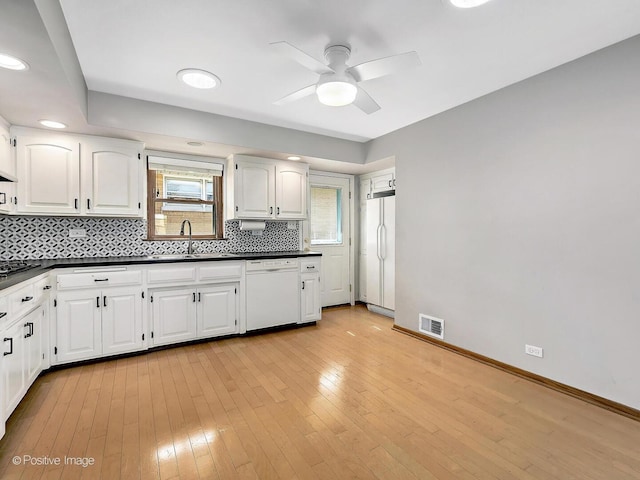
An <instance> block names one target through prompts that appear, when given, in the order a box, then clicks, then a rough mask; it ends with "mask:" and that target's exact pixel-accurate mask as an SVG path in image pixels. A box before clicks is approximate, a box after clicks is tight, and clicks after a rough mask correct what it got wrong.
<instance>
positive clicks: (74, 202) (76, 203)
mask: <svg viewBox="0 0 640 480" xmlns="http://www.w3.org/2000/svg"><path fill="white" fill-rule="evenodd" d="M73 206H74V208H75V209H76V210H77V209H78V199H77V198H74V199H73Z"/></svg>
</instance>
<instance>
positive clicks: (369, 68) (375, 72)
mask: <svg viewBox="0 0 640 480" xmlns="http://www.w3.org/2000/svg"><path fill="white" fill-rule="evenodd" d="M420 65H422V62H420V57H418V54H417V53H416V52H406V53H401V54H399V55H392V56H390V57H385V58H379V59H378V60H371V61H370V62H365V63H361V64H360V65H355V66H353V67H349V68H348V69H347V72H349V73H350V74H351V75H352V76H353V78H355V79H356V82H363V81H365V80H372V79H374V78H379V77H384V76H385V75H390V74H392V73H396V72H398V71H400V70H404V69H407V68H412V67H418V66H420Z"/></svg>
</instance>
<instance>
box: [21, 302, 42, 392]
mask: <svg viewBox="0 0 640 480" xmlns="http://www.w3.org/2000/svg"><path fill="white" fill-rule="evenodd" d="M43 316H44V307H43V306H42V305H41V306H39V307H38V308H36V309H35V310H34V311H33V312H31V313H30V314H29V315H27V316H26V317H25V318H24V321H23V322H22V323H23V326H24V327H25V329H26V332H25V334H24V343H25V348H24V351H25V359H24V360H25V366H24V370H25V384H26V385H27V386H28V385H31V384H32V383H33V381H34V380H35V379H36V377H37V376H38V375H39V374H40V372H41V371H42V364H43V362H44V359H43V358H42V349H43V338H42V323H43Z"/></svg>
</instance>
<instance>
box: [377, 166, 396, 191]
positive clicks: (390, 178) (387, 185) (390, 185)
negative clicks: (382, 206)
mask: <svg viewBox="0 0 640 480" xmlns="http://www.w3.org/2000/svg"><path fill="white" fill-rule="evenodd" d="M395 189H396V174H395V171H387V172H382V173H379V174H376V175H374V176H372V177H371V193H378V192H387V191H389V190H395Z"/></svg>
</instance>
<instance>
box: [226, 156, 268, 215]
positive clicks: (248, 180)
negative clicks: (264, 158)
mask: <svg viewBox="0 0 640 480" xmlns="http://www.w3.org/2000/svg"><path fill="white" fill-rule="evenodd" d="M275 172H276V168H275V166H274V165H270V164H266V163H259V162H249V161H246V160H238V161H237V162H236V171H235V173H234V175H235V182H234V183H235V192H234V196H235V200H236V204H235V216H236V218H274V215H275V213H274V207H275V203H276V202H275V199H276V195H275Z"/></svg>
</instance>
